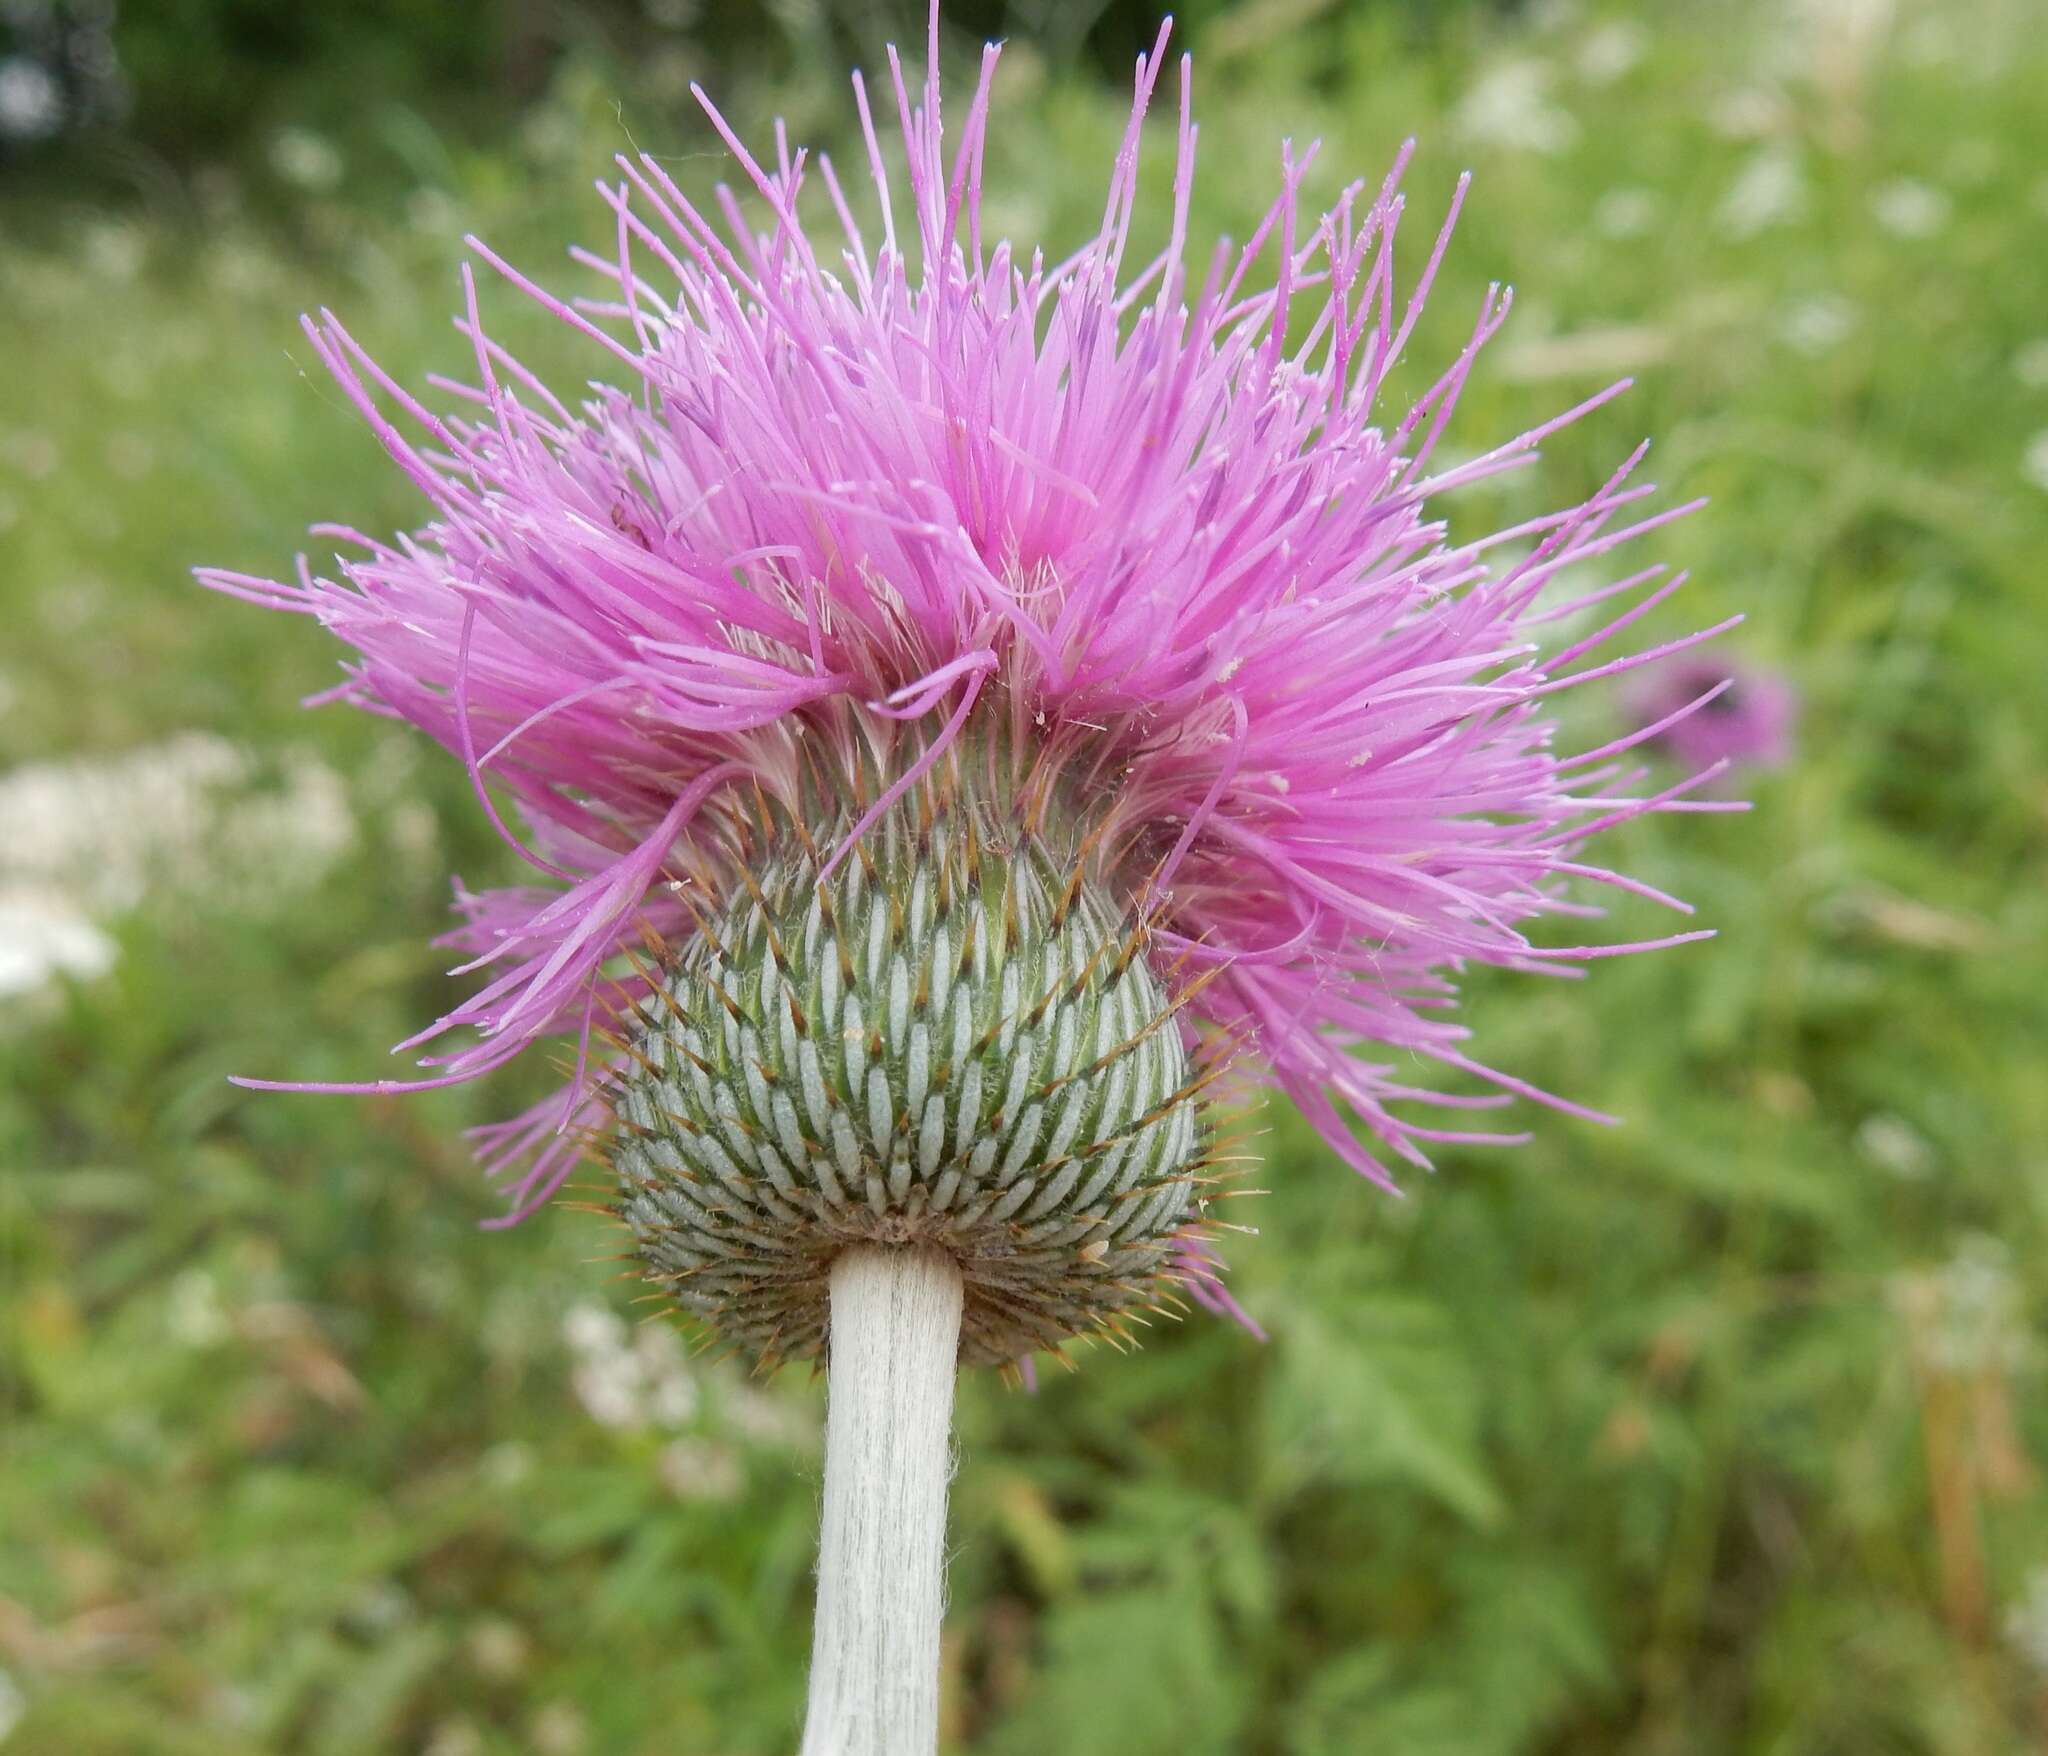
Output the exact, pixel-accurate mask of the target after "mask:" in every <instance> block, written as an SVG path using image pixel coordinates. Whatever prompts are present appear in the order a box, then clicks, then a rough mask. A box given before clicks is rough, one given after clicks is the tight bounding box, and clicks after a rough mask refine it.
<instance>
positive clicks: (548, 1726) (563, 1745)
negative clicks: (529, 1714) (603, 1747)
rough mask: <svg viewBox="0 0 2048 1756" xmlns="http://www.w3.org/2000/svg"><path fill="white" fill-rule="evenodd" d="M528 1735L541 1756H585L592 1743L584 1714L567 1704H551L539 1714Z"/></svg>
mask: <svg viewBox="0 0 2048 1756" xmlns="http://www.w3.org/2000/svg"><path fill="white" fill-rule="evenodd" d="M527 1736H528V1738H529V1740H530V1741H531V1742H532V1744H533V1747H534V1749H535V1750H536V1751H538V1752H539V1756H582V1752H583V1751H584V1750H585V1749H587V1748H588V1747H589V1744H590V1728H589V1727H588V1726H587V1725H585V1724H584V1722H583V1715H582V1714H580V1713H578V1712H577V1711H576V1709H575V1708H573V1707H571V1706H570V1705H569V1703H568V1702H566V1701H551V1702H549V1703H548V1705H547V1706H545V1707H543V1708H542V1709H541V1710H540V1712H538V1713H536V1714H535V1715H534V1716H533V1720H532V1723H531V1724H530V1725H529V1726H528V1727H527Z"/></svg>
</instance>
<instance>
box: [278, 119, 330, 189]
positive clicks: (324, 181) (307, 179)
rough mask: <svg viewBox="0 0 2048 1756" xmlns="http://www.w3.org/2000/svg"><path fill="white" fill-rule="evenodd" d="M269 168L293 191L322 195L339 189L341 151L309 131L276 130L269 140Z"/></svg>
mask: <svg viewBox="0 0 2048 1756" xmlns="http://www.w3.org/2000/svg"><path fill="white" fill-rule="evenodd" d="M270 168H271V169H272V170H273V171H275V172H276V173H277V174H278V176H279V177H280V178H282V179H283V180H284V181H285V182H287V183H289V184H291V185H292V187H293V188H295V189H304V190H306V191H308V192H309V193H311V194H315V195H324V194H326V193H327V192H328V191H329V190H331V189H338V188H339V187H340V186H341V176H342V171H343V169H344V166H343V164H342V159H341V150H340V148H338V147H337V146H336V145H335V144H334V142H333V141H331V140H329V139H328V138H327V137H326V136H325V135H324V134H315V133H314V132H313V131H312V129H310V128H280V129H279V130H278V131H277V132H276V134H274V135H272V136H271V140H270Z"/></svg>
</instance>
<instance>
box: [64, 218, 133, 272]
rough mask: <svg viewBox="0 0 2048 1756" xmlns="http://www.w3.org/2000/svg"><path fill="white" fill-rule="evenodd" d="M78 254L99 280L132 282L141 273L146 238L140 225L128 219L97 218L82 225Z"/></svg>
mask: <svg viewBox="0 0 2048 1756" xmlns="http://www.w3.org/2000/svg"><path fill="white" fill-rule="evenodd" d="M78 253H79V255H80V256H81V257H82V258H83V259H84V261H85V264H86V266H87V267H88V268H90V269H91V270H92V272H93V274H94V275H95V276H96V277H98V278H99V279H101V280H110V281H123V282H125V281H131V280H133V279H134V278H135V277H136V276H137V275H138V274H140V273H141V272H142V264H143V261H144V259H145V258H146V257H147V256H148V254H149V241H148V238H147V237H146V236H145V234H144V232H143V230H142V228H141V227H140V226H138V225H131V224H130V223H129V222H128V221H127V220H100V221H98V222H96V223H95V224H92V225H89V226H87V227H86V228H85V230H84V232H83V233H82V234H81V236H80V238H79V251H78Z"/></svg>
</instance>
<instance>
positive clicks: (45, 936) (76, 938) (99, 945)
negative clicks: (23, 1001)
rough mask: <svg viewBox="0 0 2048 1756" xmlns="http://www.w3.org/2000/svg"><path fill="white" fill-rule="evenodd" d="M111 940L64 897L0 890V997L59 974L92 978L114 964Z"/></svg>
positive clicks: (29, 990) (30, 988)
mask: <svg viewBox="0 0 2048 1756" xmlns="http://www.w3.org/2000/svg"><path fill="white" fill-rule="evenodd" d="M114 954H115V953H114V942H113V940H111V939H109V938H108V937H107V936H106V934H104V933H102V932H101V931H100V930H99V928H97V927H95V926H94V925H93V924H92V922H91V921H89V920H87V919H86V918H85V917H84V916H83V915H81V914H80V913H78V911H77V910H76V909H74V908H72V907H71V905H70V904H68V903H67V902H65V901H64V900H63V899H62V898H60V897H57V896H52V895H37V894H36V893H34V892H30V891H5V890H0V999H4V998H7V997H9V996H12V995H17V994H32V993H34V992H35V991H36V990H37V989H38V988H41V987H43V986H45V985H46V984H48V983H50V982H52V981H55V980H56V979H57V978H58V977H59V976H74V977H76V978H77V979H78V980H80V981H90V980H91V979H92V978H93V977H94V976H100V975H105V974H106V972H107V971H108V970H110V969H112V968H113V967H114Z"/></svg>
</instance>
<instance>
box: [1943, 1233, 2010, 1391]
mask: <svg viewBox="0 0 2048 1756" xmlns="http://www.w3.org/2000/svg"><path fill="white" fill-rule="evenodd" d="M1935 1284H1936V1285H1937V1287H1938V1288H1939V1289H1940V1302H1939V1304H1938V1306H1937V1308H1936V1312H1935V1322H1934V1325H1933V1328H1932V1331H1931V1333H1930V1334H1929V1336H1928V1338H1927V1351H1928V1357H1929V1358H1930V1359H1932V1360H1933V1362H1934V1363H1935V1364H1936V1365H1937V1366H1940V1367H1942V1368H1943V1369H1944V1370H1946V1371H1949V1372H1954V1373H1957V1374H1969V1373H1976V1372H1986V1371H1993V1372H2012V1371H2017V1370H2018V1369H2019V1368H2020V1367H2021V1366H2023V1365H2025V1364H2026V1362H2027V1355H2028V1351H2029V1350H2028V1340H2029V1337H2028V1332H2027V1324H2026V1312H2025V1310H2024V1308H2023V1307H2024V1300H2023V1299H2022V1297H2021V1293H2020V1285H2019V1280H2018V1278H2017V1277H2016V1276H2015V1275H2014V1274H2013V1271H2012V1255H2011V1252H2010V1251H2008V1250H2007V1249H2006V1247H2005V1245H2004V1244H2003V1243H2001V1242H2000V1241H1999V1240H1998V1239H1996V1238H1993V1237H1989V1236H1985V1235H1982V1234H1977V1235H1973V1236H1970V1237H1967V1238H1964V1239H1963V1240H1962V1242H1961V1243H1960V1244H1958V1245H1957V1246H1956V1251H1955V1254H1954V1255H1953V1256H1951V1257H1950V1258H1949V1259H1948V1261H1947V1262H1945V1263H1943V1264H1942V1266H1941V1267H1940V1269H1938V1270H1937V1271H1936V1274H1935Z"/></svg>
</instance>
